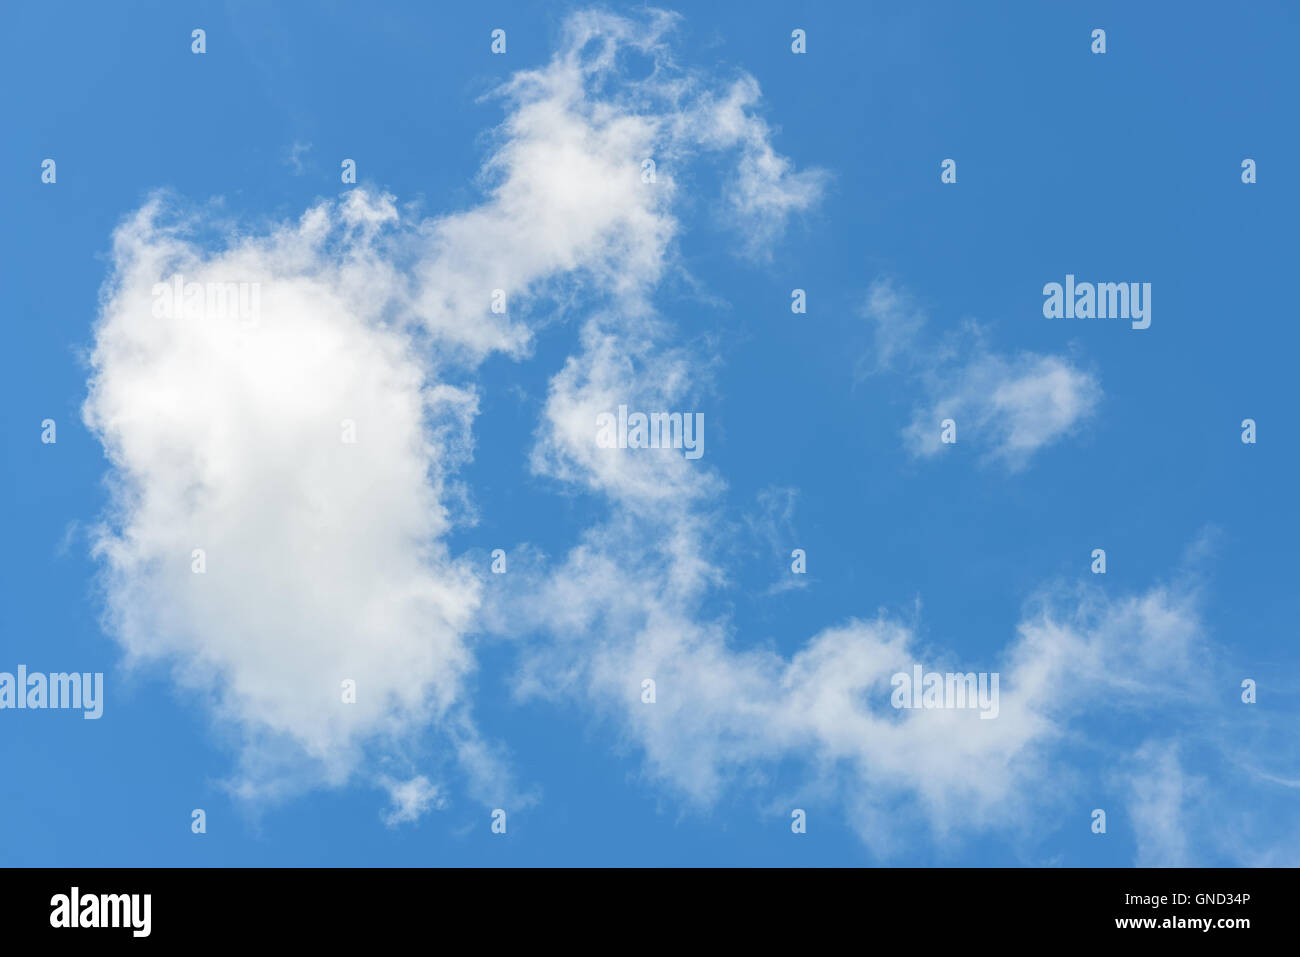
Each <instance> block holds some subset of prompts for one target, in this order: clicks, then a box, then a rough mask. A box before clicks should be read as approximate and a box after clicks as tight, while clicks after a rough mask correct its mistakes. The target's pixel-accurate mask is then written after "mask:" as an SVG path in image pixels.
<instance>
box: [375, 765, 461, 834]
mask: <svg viewBox="0 0 1300 957" xmlns="http://www.w3.org/2000/svg"><path fill="white" fill-rule="evenodd" d="M380 783H381V784H383V786H384V787H385V788H386V789H387V791H388V796H389V798H390V800H391V801H392V806H391V807H389V808H388V810H386V811H385V812H384V814H383V819H384V823H385V824H387V825H388V826H389V827H396V826H397V825H399V824H407V823H410V822H412V821H416V820H419V818H420V817H422V816H423V815H424V814H425V812H427V811H429V810H430V809H431V808H432V809H441V808H442V807H443V805H444V803H445V802H444V801H443V799H442V796H441V794H440V793H439V790H438V787H437V785H435V784H433V783H432V782H430V781H429V779H428V778H426V777H425V776H424V775H423V774H420V775H416V776H415V777H413V778H411V779H409V780H407V781H398V780H394V779H393V778H389V777H384V778H381V779H380Z"/></svg>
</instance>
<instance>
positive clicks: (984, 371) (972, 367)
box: [859, 280, 1102, 471]
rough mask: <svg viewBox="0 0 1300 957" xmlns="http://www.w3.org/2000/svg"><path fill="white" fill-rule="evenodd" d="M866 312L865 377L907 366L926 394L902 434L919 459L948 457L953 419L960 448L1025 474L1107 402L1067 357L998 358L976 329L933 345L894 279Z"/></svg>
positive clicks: (878, 287)
mask: <svg viewBox="0 0 1300 957" xmlns="http://www.w3.org/2000/svg"><path fill="white" fill-rule="evenodd" d="M864 313H865V315H866V316H867V318H868V319H869V320H870V321H871V323H872V327H873V331H874V337H875V348H874V354H873V356H872V365H870V366H867V367H863V366H861V365H860V368H859V372H860V373H861V372H863V371H866V372H868V373H877V372H883V371H886V370H889V369H894V368H900V367H901V368H902V369H903V370H904V371H906V372H908V373H909V375H910V376H911V377H912V378H913V379H914V380H916V381H918V382H919V383H920V384H921V385H922V388H923V390H924V392H925V398H924V400H923V401H922V403H921V404H920V405H919V406H918V407H917V408H916V409H915V410H914V412H913V415H912V420H911V422H910V423H909V424H908V426H907V428H906V429H904V430H903V438H904V443H905V445H906V447H907V449H908V451H909V452H911V453H912V454H913V455H916V456H921V457H929V456H933V455H935V454H937V453H938V452H940V451H941V450H943V448H944V447H945V446H944V445H943V444H942V442H941V440H940V439H941V426H940V423H942V422H943V420H944V419H952V420H953V421H954V422H956V424H957V438H958V442H967V441H970V442H974V443H977V444H978V445H979V447H981V448H982V449H983V450H984V457H985V458H986V459H988V460H991V461H997V462H999V463H1001V464H1002V465H1003V466H1005V467H1006V468H1007V469H1008V470H1011V471H1018V470H1020V469H1023V468H1024V467H1025V466H1026V465H1028V463H1029V461H1030V460H1031V459H1032V457H1033V456H1034V454H1035V453H1037V452H1038V451H1039V450H1041V449H1043V448H1046V447H1047V446H1049V445H1052V444H1054V443H1055V442H1058V441H1060V440H1061V439H1062V438H1064V437H1065V436H1067V435H1070V434H1071V433H1073V432H1074V431H1075V430H1076V429H1077V428H1078V427H1079V426H1080V425H1081V424H1082V423H1083V422H1085V421H1086V420H1087V419H1089V418H1090V417H1091V416H1092V415H1093V413H1094V412H1095V411H1096V409H1097V406H1098V404H1099V402H1100V400H1101V396H1102V391H1101V386H1100V384H1099V383H1098V382H1097V379H1096V377H1095V376H1093V375H1092V374H1091V373H1088V372H1085V371H1083V370H1081V369H1079V368H1078V367H1077V366H1075V365H1074V364H1073V363H1072V362H1071V361H1070V360H1069V359H1067V358H1066V357H1064V356H1060V355H1041V354H1037V353H1030V352H1021V353H1018V354H1014V355H1003V354H999V353H996V352H994V351H992V350H991V349H990V348H989V347H988V345H987V344H986V343H985V341H984V336H983V334H982V331H981V330H980V328H979V327H978V326H977V325H974V324H968V325H967V326H966V327H965V328H963V329H962V330H960V331H958V332H957V333H956V334H955V335H953V336H951V337H949V339H948V340H947V341H943V342H926V341H925V340H924V338H923V330H924V327H925V325H926V316H925V313H924V311H923V310H922V309H920V307H918V306H917V305H916V303H915V302H914V301H913V300H912V298H911V297H910V296H909V295H908V294H907V293H905V292H903V291H901V290H899V289H897V288H896V287H895V286H894V285H893V284H892V283H891V282H889V281H887V280H880V281H877V282H876V283H874V284H873V285H872V288H871V290H870V291H869V293H868V296H867V303H866V306H865V309H864Z"/></svg>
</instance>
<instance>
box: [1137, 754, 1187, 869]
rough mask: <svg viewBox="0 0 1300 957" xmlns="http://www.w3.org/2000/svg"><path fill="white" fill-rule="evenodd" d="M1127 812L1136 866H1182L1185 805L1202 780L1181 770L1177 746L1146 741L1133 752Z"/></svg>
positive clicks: (1185, 864) (1185, 843) (1185, 854)
mask: <svg viewBox="0 0 1300 957" xmlns="http://www.w3.org/2000/svg"><path fill="white" fill-rule="evenodd" d="M1133 761H1134V763H1135V764H1136V768H1135V769H1134V771H1133V773H1132V775H1131V776H1130V778H1129V782H1128V783H1129V803H1128V813H1129V817H1130V818H1131V820H1132V825H1133V832H1134V834H1135V836H1136V839H1137V859H1136V861H1135V862H1134V863H1135V864H1136V865H1137V866H1138V867H1185V866H1187V865H1188V864H1190V863H1192V859H1191V855H1190V853H1189V850H1188V824H1187V821H1186V806H1187V804H1188V802H1189V801H1190V800H1193V799H1195V797H1196V792H1197V791H1199V790H1201V787H1202V784H1203V782H1201V781H1198V780H1196V779H1193V778H1189V777H1188V776H1187V775H1186V774H1185V773H1184V772H1183V766H1182V762H1181V761H1180V760H1179V756H1178V748H1177V745H1176V744H1174V743H1172V742H1154V741H1149V742H1147V743H1146V744H1144V745H1143V746H1142V747H1141V748H1139V749H1138V750H1137V751H1136V752H1135V753H1134V755H1133Z"/></svg>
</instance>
